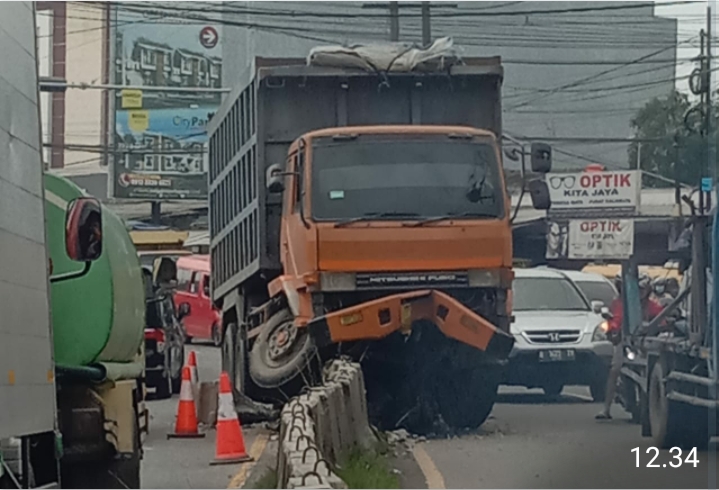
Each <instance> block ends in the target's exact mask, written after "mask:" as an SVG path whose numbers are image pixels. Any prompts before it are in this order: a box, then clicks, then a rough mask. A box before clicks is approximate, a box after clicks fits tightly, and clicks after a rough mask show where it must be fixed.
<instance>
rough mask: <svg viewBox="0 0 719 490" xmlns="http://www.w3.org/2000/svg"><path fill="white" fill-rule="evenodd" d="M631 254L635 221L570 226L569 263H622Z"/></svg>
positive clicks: (575, 222)
mask: <svg viewBox="0 0 719 490" xmlns="http://www.w3.org/2000/svg"><path fill="white" fill-rule="evenodd" d="M633 254H634V220H631V219H584V220H571V221H570V222H569V254H568V255H569V257H568V258H570V259H615V260H625V259H628V258H630V257H631V256H632V255H633Z"/></svg>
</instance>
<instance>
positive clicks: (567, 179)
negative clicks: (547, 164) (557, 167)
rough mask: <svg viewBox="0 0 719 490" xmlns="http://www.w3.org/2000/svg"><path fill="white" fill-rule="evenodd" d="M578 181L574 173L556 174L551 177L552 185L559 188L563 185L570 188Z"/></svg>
mask: <svg viewBox="0 0 719 490" xmlns="http://www.w3.org/2000/svg"><path fill="white" fill-rule="evenodd" d="M576 182H577V178H576V177H575V176H574V175H554V176H552V177H550V178H549V185H551V186H552V189H559V188H560V187H562V185H564V187H566V188H567V189H570V188H572V187H574V184H575V183H576Z"/></svg>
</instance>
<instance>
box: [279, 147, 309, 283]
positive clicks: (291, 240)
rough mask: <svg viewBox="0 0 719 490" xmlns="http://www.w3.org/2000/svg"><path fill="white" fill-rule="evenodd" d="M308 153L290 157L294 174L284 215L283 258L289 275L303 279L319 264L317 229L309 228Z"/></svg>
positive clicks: (285, 194)
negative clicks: (303, 276) (301, 276)
mask: <svg viewBox="0 0 719 490" xmlns="http://www.w3.org/2000/svg"><path fill="white" fill-rule="evenodd" d="M305 160H306V150H304V149H302V148H301V149H300V150H299V151H296V152H293V153H291V154H290V156H289V159H288V161H287V169H288V171H289V172H292V173H294V174H295V175H293V176H292V178H291V180H290V182H291V184H290V185H288V186H287V187H286V189H285V193H284V197H283V201H284V207H283V209H284V211H283V216H282V234H281V235H282V242H281V243H282V250H281V252H280V257H281V260H282V265H283V267H284V269H285V274H288V275H292V276H300V275H302V274H304V273H307V272H313V271H314V269H315V268H316V264H317V238H316V235H315V233H316V229H315V228H314V227H311V226H309V224H308V223H307V220H308V219H309V218H310V211H309V203H310V200H309V198H308V197H307V192H306V189H307V183H308V181H309V180H310V179H309V172H308V171H307V168H306V165H305Z"/></svg>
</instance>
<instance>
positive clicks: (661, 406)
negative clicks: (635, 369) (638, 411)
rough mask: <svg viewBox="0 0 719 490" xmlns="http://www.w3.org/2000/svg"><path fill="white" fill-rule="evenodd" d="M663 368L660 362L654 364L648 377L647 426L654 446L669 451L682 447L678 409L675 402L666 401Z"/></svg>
mask: <svg viewBox="0 0 719 490" xmlns="http://www.w3.org/2000/svg"><path fill="white" fill-rule="evenodd" d="M664 377H665V375H664V368H663V366H662V362H661V361H657V362H656V363H655V364H654V368H653V369H652V373H651V375H650V376H649V389H648V392H649V393H648V400H647V401H648V404H649V426H650V428H651V431H652V439H653V441H654V445H655V446H656V447H658V448H660V449H669V448H671V447H674V446H681V445H682V442H683V441H682V439H684V438H683V437H682V434H681V430H680V424H679V420H678V419H679V417H681V414H680V413H679V412H680V408H681V407H679V406H678V404H677V403H676V402H672V401H671V400H668V399H667V396H666V395H667V394H666V389H665V385H664Z"/></svg>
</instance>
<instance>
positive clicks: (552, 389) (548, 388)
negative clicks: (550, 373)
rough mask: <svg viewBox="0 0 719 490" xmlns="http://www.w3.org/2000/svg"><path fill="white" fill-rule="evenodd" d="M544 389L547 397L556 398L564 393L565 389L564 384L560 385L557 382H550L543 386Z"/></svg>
mask: <svg viewBox="0 0 719 490" xmlns="http://www.w3.org/2000/svg"><path fill="white" fill-rule="evenodd" d="M542 389H543V390H544V394H545V395H547V396H549V397H552V398H556V397H558V396H559V395H560V394H561V393H562V390H563V389H564V383H559V382H557V381H548V382H546V383H543V384H542Z"/></svg>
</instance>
